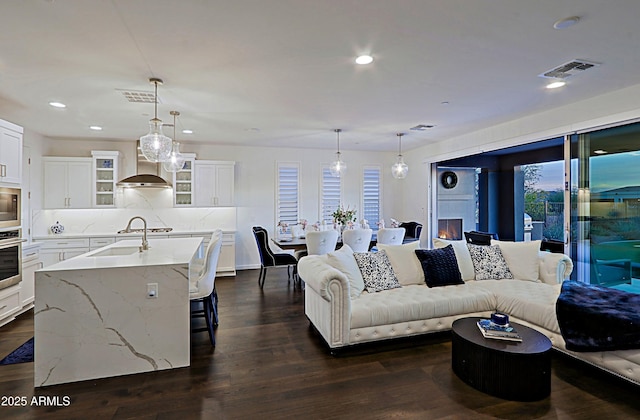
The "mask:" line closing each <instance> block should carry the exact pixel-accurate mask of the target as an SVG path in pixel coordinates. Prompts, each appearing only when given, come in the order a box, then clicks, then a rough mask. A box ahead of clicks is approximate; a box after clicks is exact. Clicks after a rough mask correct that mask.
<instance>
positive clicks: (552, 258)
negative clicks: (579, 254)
mask: <svg viewBox="0 0 640 420" xmlns="http://www.w3.org/2000/svg"><path fill="white" fill-rule="evenodd" d="M538 255H539V257H540V264H539V276H540V281H542V282H543V283H547V284H558V283H562V282H563V281H564V280H565V279H567V278H569V275H570V274H571V272H572V271H573V261H571V258H569V257H568V256H567V255H565V254H555V253H551V252H544V251H540V252H539V254H538Z"/></svg>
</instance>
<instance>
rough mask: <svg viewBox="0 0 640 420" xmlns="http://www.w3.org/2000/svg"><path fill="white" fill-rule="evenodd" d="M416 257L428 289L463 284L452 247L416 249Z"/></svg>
mask: <svg viewBox="0 0 640 420" xmlns="http://www.w3.org/2000/svg"><path fill="white" fill-rule="evenodd" d="M416 256H417V257H418V260H419V261H420V265H421V266H422V271H424V280H425V282H426V283H427V286H429V287H438V286H449V285H453V284H464V281H463V280H462V275H461V274H460V269H459V268H458V260H457V259H456V253H455V252H454V251H453V246H452V245H448V246H446V247H444V248H438V249H416Z"/></svg>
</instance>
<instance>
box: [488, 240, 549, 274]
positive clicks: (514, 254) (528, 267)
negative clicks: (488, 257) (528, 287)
mask: <svg viewBox="0 0 640 420" xmlns="http://www.w3.org/2000/svg"><path fill="white" fill-rule="evenodd" d="M540 242H541V241H529V242H511V241H496V240H495V239H492V240H491V245H498V246H499V247H500V251H502V256H503V257H504V259H505V261H506V262H507V265H508V266H509V271H511V274H513V278H514V279H517V280H528V281H539V279H538V277H539V275H538V271H539V268H538V265H539V264H540V263H539V257H538V252H539V251H540Z"/></svg>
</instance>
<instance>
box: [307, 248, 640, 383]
mask: <svg viewBox="0 0 640 420" xmlns="http://www.w3.org/2000/svg"><path fill="white" fill-rule="evenodd" d="M434 245H435V246H436V248H444V247H445V246H447V245H451V246H452V247H453V250H454V251H455V257H456V259H455V260H454V261H457V264H458V269H459V272H460V277H461V279H462V282H463V283H462V284H455V285H445V286H439V287H428V286H427V284H425V271H424V270H423V267H422V265H421V262H420V261H419V260H418V258H417V257H416V252H415V250H416V249H417V247H418V244H417V243H410V244H404V245H396V246H389V245H387V246H382V247H381V249H382V250H383V251H385V253H386V256H387V259H388V262H389V263H390V265H391V267H392V268H393V272H394V274H395V275H396V278H397V280H398V283H399V284H400V285H401V287H395V288H391V289H388V290H383V291H377V292H368V291H367V287H366V286H365V285H363V284H361V282H362V281H363V280H362V273H363V272H365V273H366V270H365V271H360V268H359V266H358V264H357V262H356V258H354V254H353V252H352V251H351V250H350V248H348V247H343V248H341V249H340V250H338V251H335V252H333V253H330V254H327V255H313V256H307V257H304V258H302V259H301V260H300V261H299V263H298V273H299V276H300V278H301V279H302V280H303V281H304V282H305V285H306V289H305V313H306V316H307V317H308V319H309V321H310V322H311V323H312V324H313V326H314V327H315V329H316V330H317V331H318V332H319V333H320V335H321V336H322V337H323V339H324V340H325V341H326V343H327V345H328V346H329V348H330V350H331V351H332V352H335V351H337V350H338V349H342V348H345V347H348V346H353V345H357V344H361V343H368V342H375V341H379V340H388V339H393V338H398V337H409V336H415V335H420V334H426V333H431V332H437V331H446V330H449V329H451V324H452V323H453V321H455V320H456V319H458V318H464V317H469V316H479V317H487V318H488V317H489V316H490V315H491V313H493V312H495V311H498V312H502V313H505V314H508V315H509V317H510V319H511V320H512V321H514V322H517V323H520V324H523V325H527V326H529V327H531V328H534V329H536V330H538V331H540V332H541V333H543V334H545V335H546V336H547V337H549V339H550V340H551V342H552V344H553V347H554V348H555V349H556V350H559V351H561V352H564V353H567V354H569V355H571V356H573V357H576V358H578V359H581V360H583V361H586V362H588V363H590V364H592V365H594V366H597V367H599V368H601V369H604V370H606V371H608V372H610V373H613V374H615V375H618V376H620V377H622V378H624V379H626V380H628V381H631V382H633V383H635V384H640V350H624V351H605V352H602V351H599V352H572V351H569V350H567V349H566V347H565V342H564V340H563V338H562V335H561V333H560V328H559V326H558V321H557V319H556V300H557V298H558V295H559V294H560V289H561V283H562V282H563V281H564V280H565V279H567V278H568V276H569V275H570V274H571V271H572V270H573V263H572V261H571V259H570V258H569V257H568V256H566V255H564V254H552V253H548V252H540V251H538V249H539V242H538V241H534V242H500V241H496V243H495V244H494V245H497V246H498V247H499V248H500V250H501V251H502V254H503V258H504V261H503V262H506V263H507V266H508V268H509V270H510V271H511V272H512V273H513V277H514V278H512V279H497V280H495V279H489V280H476V277H478V276H479V274H480V273H479V271H482V267H479V269H478V270H476V267H474V265H473V262H474V261H473V260H472V259H471V257H470V254H469V250H468V248H467V244H466V243H465V242H464V241H441V240H434ZM493 248H495V246H494V247H493ZM450 251H451V249H448V252H450ZM356 255H357V254H356ZM477 262H478V261H476V263H477ZM383 265H384V264H383ZM476 271H478V272H476ZM378 274H379V273H378ZM365 277H366V275H365ZM429 277H430V276H429ZM363 289H364V290H363Z"/></svg>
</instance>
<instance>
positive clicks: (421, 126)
mask: <svg viewBox="0 0 640 420" xmlns="http://www.w3.org/2000/svg"><path fill="white" fill-rule="evenodd" d="M433 127H435V125H432V124H418V125H416V126H415V127H411V128H410V129H409V130H413V131H426V130H428V129H430V128H433Z"/></svg>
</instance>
